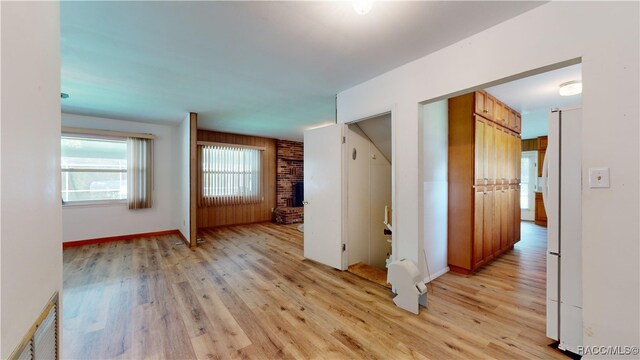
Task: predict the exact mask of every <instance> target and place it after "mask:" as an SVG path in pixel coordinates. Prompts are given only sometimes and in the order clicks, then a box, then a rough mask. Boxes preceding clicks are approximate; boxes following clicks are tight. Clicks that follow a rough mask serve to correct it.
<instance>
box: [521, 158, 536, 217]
mask: <svg viewBox="0 0 640 360" xmlns="http://www.w3.org/2000/svg"><path fill="white" fill-rule="evenodd" d="M520 161H521V167H520V169H521V170H520V171H521V172H522V173H521V174H520V210H521V219H522V220H526V221H533V220H534V218H535V210H536V209H535V191H536V182H537V181H536V179H537V177H536V175H537V171H536V169H537V167H536V163H537V162H538V152H537V151H524V152H522V158H521V160H520Z"/></svg>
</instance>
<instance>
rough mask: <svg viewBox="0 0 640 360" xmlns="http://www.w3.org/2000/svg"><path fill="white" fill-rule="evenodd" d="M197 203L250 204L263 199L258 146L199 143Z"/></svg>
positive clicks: (200, 204)
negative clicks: (255, 147) (256, 147)
mask: <svg viewBox="0 0 640 360" xmlns="http://www.w3.org/2000/svg"><path fill="white" fill-rule="evenodd" d="M198 157H199V159H200V171H198V173H199V186H198V200H199V201H198V205H199V206H201V207H206V206H217V205H235V204H252V203H258V202H261V201H262V194H261V182H262V181H261V180H262V177H261V175H260V174H261V158H262V151H261V150H260V149H254V148H247V147H234V146H233V145H231V146H211V145H200V146H198Z"/></svg>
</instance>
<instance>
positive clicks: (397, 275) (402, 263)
mask: <svg viewBox="0 0 640 360" xmlns="http://www.w3.org/2000/svg"><path fill="white" fill-rule="evenodd" d="M387 282H388V283H390V284H391V285H392V286H393V289H394V291H395V293H396V294H397V295H396V297H394V298H393V302H394V303H395V304H396V306H398V307H399V308H401V309H404V310H407V311H410V312H412V313H414V314H418V313H419V311H420V305H422V306H425V307H426V306H427V287H426V286H425V285H424V283H423V282H422V277H421V276H420V271H419V270H418V267H417V266H416V264H414V263H413V261H411V260H407V259H402V260H398V261H393V262H391V263H390V264H389V271H388V272H387Z"/></svg>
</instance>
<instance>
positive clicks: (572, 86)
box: [559, 80, 582, 96]
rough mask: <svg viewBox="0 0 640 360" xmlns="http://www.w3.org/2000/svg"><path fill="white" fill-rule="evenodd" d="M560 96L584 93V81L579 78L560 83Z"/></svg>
mask: <svg viewBox="0 0 640 360" xmlns="http://www.w3.org/2000/svg"><path fill="white" fill-rule="evenodd" d="M559 93H560V96H571V95H578V94H580V93H582V82H581V81H578V80H574V81H569V82H566V83H562V84H560V90H559Z"/></svg>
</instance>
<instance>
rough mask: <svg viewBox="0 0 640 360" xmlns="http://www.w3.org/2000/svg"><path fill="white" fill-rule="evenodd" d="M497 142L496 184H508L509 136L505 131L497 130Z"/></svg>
mask: <svg viewBox="0 0 640 360" xmlns="http://www.w3.org/2000/svg"><path fill="white" fill-rule="evenodd" d="M496 135H497V141H496V162H497V167H496V184H500V185H502V184H506V183H507V181H508V180H507V159H508V158H509V156H508V155H507V149H508V148H509V147H508V146H507V136H508V134H507V133H505V132H504V129H502V128H497V129H496Z"/></svg>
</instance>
